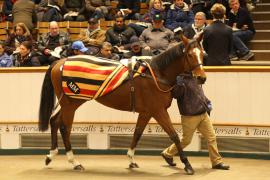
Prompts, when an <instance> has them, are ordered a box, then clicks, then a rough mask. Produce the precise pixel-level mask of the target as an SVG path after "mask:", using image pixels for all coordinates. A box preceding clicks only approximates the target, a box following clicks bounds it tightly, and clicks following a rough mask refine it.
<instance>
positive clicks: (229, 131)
mask: <svg viewBox="0 0 270 180" xmlns="http://www.w3.org/2000/svg"><path fill="white" fill-rule="evenodd" d="M174 128H175V130H176V131H177V133H178V134H181V133H182V128H181V125H174ZM134 130H135V124H74V125H73V127H72V133H86V134H88V133H89V134H91V133H95V134H98V133H102V134H133V133H134ZM214 130H215V133H216V135H217V136H231V137H270V127H245V126H215V127H214ZM0 133H16V134H20V133H41V132H40V131H39V130H38V126H37V125H36V124H23V125H22V124H2V125H0ZM46 133H50V131H47V132H46ZM144 134H157V135H158V134H162V135H164V134H166V133H165V132H164V130H163V129H162V128H161V127H160V126H159V125H157V124H149V125H147V126H146V128H145V130H144Z"/></svg>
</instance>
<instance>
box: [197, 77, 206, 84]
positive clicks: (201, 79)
mask: <svg viewBox="0 0 270 180" xmlns="http://www.w3.org/2000/svg"><path fill="white" fill-rule="evenodd" d="M196 79H197V82H198V84H204V83H205V81H206V77H202V76H196Z"/></svg>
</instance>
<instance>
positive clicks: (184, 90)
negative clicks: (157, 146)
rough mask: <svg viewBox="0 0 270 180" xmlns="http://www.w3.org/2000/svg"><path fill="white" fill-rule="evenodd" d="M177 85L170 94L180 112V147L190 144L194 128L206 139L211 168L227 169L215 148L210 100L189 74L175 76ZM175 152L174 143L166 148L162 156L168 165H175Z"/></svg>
mask: <svg viewBox="0 0 270 180" xmlns="http://www.w3.org/2000/svg"><path fill="white" fill-rule="evenodd" d="M176 81H177V86H176V87H175V88H174V90H173V91H172V96H173V97H174V98H176V99H177V104H178V108H179V111H180V114H181V123H182V128H183V135H182V140H181V147H182V148H185V147H186V146H187V145H189V144H190V142H191V140H192V137H193V134H194V132H195V131H196V129H197V130H198V131H199V132H200V133H201V134H202V135H203V136H204V138H205V139H206V140H207V144H208V151H209V157H210V159H211V163H212V168H213V169H222V170H229V168H230V166H228V165H225V164H224V163H223V160H222V157H221V156H220V154H219V152H218V148H217V141H216V135H215V131H214V128H213V125H212V123H211V121H210V118H209V115H208V114H210V111H211V110H212V105H211V102H210V101H209V100H208V99H207V97H206V96H205V95H204V92H203V89H202V87H201V86H200V85H199V84H198V82H197V80H196V78H194V77H192V75H191V74H183V75H179V76H177V79H176ZM175 154H177V148H176V146H175V144H172V145H171V146H170V147H168V148H166V149H165V150H164V151H163V152H162V153H161V155H162V157H163V158H164V159H165V160H166V162H167V163H168V164H169V165H170V166H175V165H176V164H175V163H174V162H173V156H174V155H175Z"/></svg>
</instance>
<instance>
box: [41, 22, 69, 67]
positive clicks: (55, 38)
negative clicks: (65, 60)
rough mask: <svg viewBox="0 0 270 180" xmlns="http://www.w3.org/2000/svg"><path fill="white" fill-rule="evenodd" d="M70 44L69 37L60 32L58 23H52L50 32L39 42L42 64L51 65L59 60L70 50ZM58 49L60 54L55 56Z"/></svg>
mask: <svg viewBox="0 0 270 180" xmlns="http://www.w3.org/2000/svg"><path fill="white" fill-rule="evenodd" d="M69 42H70V40H69V35H68V34H67V33H65V32H62V31H60V30H59V26H58V24H57V22H55V21H52V22H50V25H49V32H48V33H47V34H45V35H43V36H41V37H40V39H39V40H38V50H39V51H40V52H41V53H42V56H41V64H42V65H44V64H51V63H52V62H54V61H56V60H58V59H59V58H60V57H61V56H62V54H63V52H64V51H65V50H66V49H67V48H68V46H69ZM56 48H57V51H58V53H57V56H54V53H53V54H52V52H53V51H55V50H56ZM59 53H60V54H59Z"/></svg>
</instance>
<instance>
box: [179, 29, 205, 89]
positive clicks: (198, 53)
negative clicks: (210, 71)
mask: <svg viewBox="0 0 270 180" xmlns="http://www.w3.org/2000/svg"><path fill="white" fill-rule="evenodd" d="M202 36H203V34H202V33H201V34H199V36H197V37H196V38H195V39H192V40H190V39H188V38H186V37H185V36H184V35H183V33H181V34H180V37H181V39H182V41H183V44H184V46H185V56H186V61H185V62H186V63H185V66H186V67H185V69H187V71H188V72H191V73H192V75H193V76H194V77H196V78H197V80H198V83H200V84H203V83H204V82H205V81H206V74H205V71H204V69H203V50H202V47H201V45H200V41H201V40H202Z"/></svg>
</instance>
